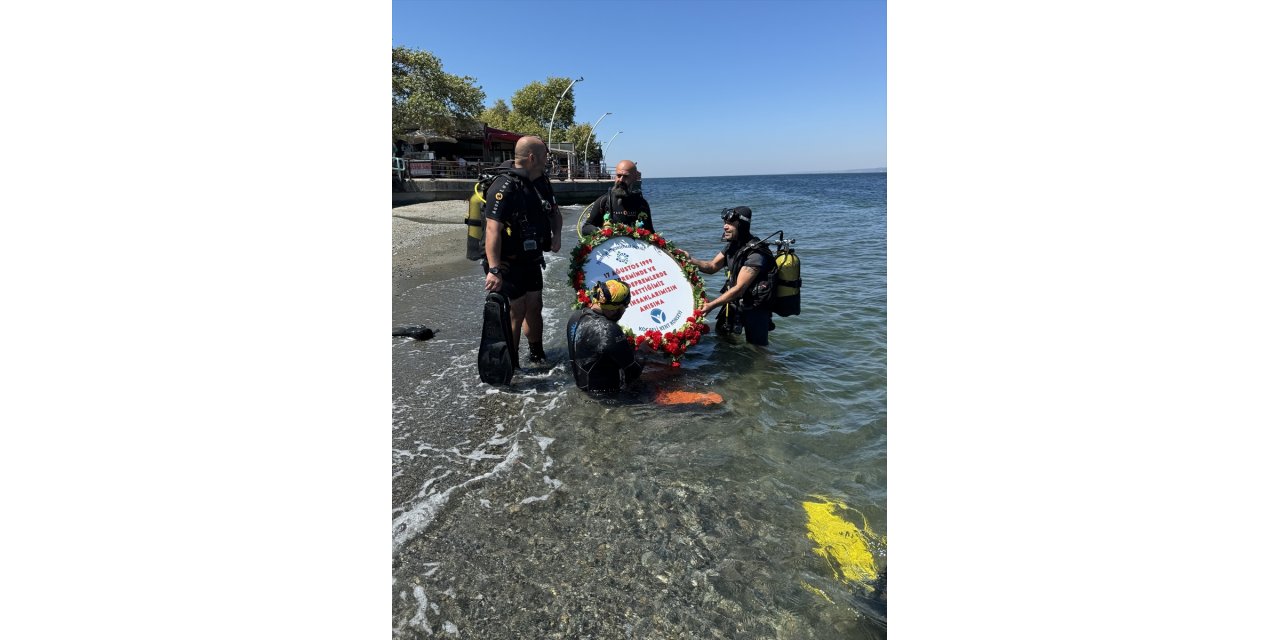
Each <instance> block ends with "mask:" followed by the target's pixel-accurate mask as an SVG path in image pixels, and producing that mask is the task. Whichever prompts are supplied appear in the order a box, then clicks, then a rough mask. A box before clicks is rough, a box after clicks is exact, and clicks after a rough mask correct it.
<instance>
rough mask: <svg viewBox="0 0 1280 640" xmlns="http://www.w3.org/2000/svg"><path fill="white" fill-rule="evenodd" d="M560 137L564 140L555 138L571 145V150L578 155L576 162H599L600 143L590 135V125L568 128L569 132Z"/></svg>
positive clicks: (582, 124) (583, 123)
mask: <svg viewBox="0 0 1280 640" xmlns="http://www.w3.org/2000/svg"><path fill="white" fill-rule="evenodd" d="M557 119H559V118H557ZM561 135H563V136H564V138H563V139H560V138H557V140H558V141H561V142H572V143H573V150H574V151H575V152H576V153H577V154H578V162H582V163H590V162H592V161H599V160H600V143H599V142H598V141H597V140H596V138H595V135H594V134H592V132H591V125H589V124H587V123H585V122H581V123H578V124H575V125H573V126H572V127H569V130H568V131H566V132H565V133H563V134H561Z"/></svg>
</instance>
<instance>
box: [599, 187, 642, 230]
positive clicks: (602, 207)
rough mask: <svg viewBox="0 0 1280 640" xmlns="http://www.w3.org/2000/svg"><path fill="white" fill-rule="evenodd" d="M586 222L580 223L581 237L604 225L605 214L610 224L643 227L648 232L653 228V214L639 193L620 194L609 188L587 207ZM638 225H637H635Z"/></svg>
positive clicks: (615, 189)
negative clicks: (618, 223) (607, 215)
mask: <svg viewBox="0 0 1280 640" xmlns="http://www.w3.org/2000/svg"><path fill="white" fill-rule="evenodd" d="M586 211H587V221H586V222H584V223H582V230H581V231H582V235H584V236H586V235H590V234H592V233H595V231H596V230H597V229H599V228H600V227H601V225H603V224H604V216H605V214H609V221H610V222H620V223H622V224H625V225H629V226H632V227H641V226H642V227H643V228H645V229H648V230H649V231H656V229H654V228H653V214H652V213H650V212H649V201H648V200H645V199H644V196H643V195H640V193H639V192H626V193H624V192H622V190H621V189H618V188H617V187H611V188H610V189H609V192H608V193H606V194H604V195H602V196H600V197H599V198H596V201H595V202H592V203H591V204H589V205H587V209H586ZM637 223H639V224H637Z"/></svg>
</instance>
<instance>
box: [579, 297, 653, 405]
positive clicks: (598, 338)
mask: <svg viewBox="0 0 1280 640" xmlns="http://www.w3.org/2000/svg"><path fill="white" fill-rule="evenodd" d="M565 338H566V339H567V342H568V344H569V366H571V367H573V379H574V382H576V383H577V384H578V388H579V389H582V390H583V391H617V390H618V389H621V388H622V386H623V385H625V384H631V383H632V382H633V381H635V379H636V378H638V377H640V371H641V368H642V365H641V364H640V363H639V362H636V349H635V345H634V344H632V343H631V341H630V340H628V339H627V336H626V335H624V334H623V333H622V329H620V328H619V327H618V323H616V322H614V321H612V320H610V319H608V318H606V317H604V316H603V315H601V314H600V312H599V311H596V310H594V309H591V308H589V307H587V308H583V309H578V310H577V311H574V312H573V313H572V314H570V315H569V321H568V323H567V324H566V325H565Z"/></svg>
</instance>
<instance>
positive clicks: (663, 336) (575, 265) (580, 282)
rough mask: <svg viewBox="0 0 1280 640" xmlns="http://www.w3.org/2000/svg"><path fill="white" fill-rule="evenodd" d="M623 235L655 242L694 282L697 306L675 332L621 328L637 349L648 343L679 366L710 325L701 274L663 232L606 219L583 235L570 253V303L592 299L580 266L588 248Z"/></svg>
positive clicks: (585, 303)
mask: <svg viewBox="0 0 1280 640" xmlns="http://www.w3.org/2000/svg"><path fill="white" fill-rule="evenodd" d="M622 236H631V237H632V238H635V239H637V240H646V241H648V242H649V244H656V245H658V248H660V249H665V250H666V251H667V254H668V255H670V256H671V257H672V258H674V259H675V261H676V262H677V263H679V265H680V269H681V270H682V271H684V275H685V277H686V278H688V280H689V284H691V285H693V300H694V304H696V305H697V307H698V308H696V309H694V310H693V314H691V315H690V316H689V319H688V320H686V321H685V323H684V324H682V325H680V326H679V327H678V328H677V329H676V330H675V331H668V332H666V333H660V332H658V330H656V329H650V330H648V331H646V332H644V333H642V334H640V335H636V334H635V332H633V331H631V330H630V329H627V328H625V327H624V328H623V329H622V331H623V333H625V334H626V335H627V338H628V339H629V340H631V342H632V343H634V344H635V346H636V348H637V349H638V348H640V347H642V346H647V347H649V348H650V349H651V350H653V351H655V352H658V353H665V354H667V356H668V357H670V358H671V366H673V367H679V366H680V358H681V357H682V356H684V352H685V351H688V350H689V347H692V346H693V345H695V344H698V341H699V340H701V339H702V334H704V333H706V332H707V331H708V330H710V327H708V326H707V323H706V322H704V321H703V318H704V317H706V312H704V311H703V310H702V306H703V305H704V304H706V301H705V300H704V299H703V286H702V277H701V276H699V275H698V267H697V266H696V265H694V264H693V263H692V262H690V261H689V254H688V253H685V252H684V251H683V250H680V249H677V248H676V245H675V243H672V242H669V241H668V240H667V239H666V238H663V237H662V234H660V233H658V232H656V231H650V230H648V229H637V228H635V227H632V226H629V225H625V224H621V223H617V222H606V223H605V224H604V226H602V227H601V228H600V229H599V230H598V231H596V232H595V233H592V234H590V235H588V236H586V237H584V238H583V239H582V241H581V242H579V243H578V246H576V247H574V249H573V252H572V253H570V254H569V286H571V287H573V288H574V289H576V290H577V292H578V299H577V301H576V302H574V303H573V307H574V308H575V309H578V308H581V307H583V306H586V305H587V303H589V302H590V301H591V297H590V295H589V294H588V293H587V290H586V288H585V287H586V283H585V280H586V273H584V272H583V268H582V267H583V265H584V264H585V263H586V261H587V256H589V255H591V251H592V250H593V249H595V248H596V247H598V246H600V243H602V242H604V241H605V240H608V239H609V238H619V237H622Z"/></svg>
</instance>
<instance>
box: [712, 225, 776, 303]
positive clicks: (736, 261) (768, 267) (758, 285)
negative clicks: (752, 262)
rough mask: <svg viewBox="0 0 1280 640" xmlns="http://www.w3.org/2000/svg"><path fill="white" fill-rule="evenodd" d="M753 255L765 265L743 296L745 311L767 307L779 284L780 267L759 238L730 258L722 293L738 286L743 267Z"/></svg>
mask: <svg viewBox="0 0 1280 640" xmlns="http://www.w3.org/2000/svg"><path fill="white" fill-rule="evenodd" d="M753 253H754V254H758V255H760V256H761V257H762V258H763V262H764V265H763V266H762V267H760V271H759V273H757V274H756V276H755V281H754V282H752V283H751V284H750V285H749V286H748V287H747V290H746V291H745V292H744V293H743V294H742V298H741V300H740V306H741V308H742V309H744V310H750V309H757V308H760V307H767V305H769V303H770V301H771V300H772V299H773V294H774V288H775V285H776V284H777V278H776V275H777V270H778V266H777V263H776V261H775V260H774V257H773V253H771V252H770V251H769V245H768V244H766V243H764V242H763V241H762V240H760V239H759V238H755V237H753V238H751V239H750V240H748V241H747V242H746V244H744V245H742V247H741V248H739V249H738V251H737V252H735V253H734V254H733V257H732V258H730V260H729V273H728V278H727V279H726V280H725V283H724V288H723V289H721V293H723V292H725V291H728V290H729V289H732V288H733V287H735V286H737V284H738V276H739V275H740V274H741V272H742V267H744V266H745V265H746V263H747V259H749V258H750V257H751V254H753Z"/></svg>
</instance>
